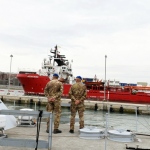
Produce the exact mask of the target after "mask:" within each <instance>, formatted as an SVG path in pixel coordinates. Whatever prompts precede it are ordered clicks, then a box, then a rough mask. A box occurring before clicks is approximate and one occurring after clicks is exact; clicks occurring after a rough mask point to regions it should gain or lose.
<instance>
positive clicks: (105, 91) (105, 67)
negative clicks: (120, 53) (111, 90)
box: [104, 55, 107, 101]
mask: <svg viewBox="0 0 150 150" xmlns="http://www.w3.org/2000/svg"><path fill="white" fill-rule="evenodd" d="M106 59H107V55H105V82H104V101H105V100H106Z"/></svg>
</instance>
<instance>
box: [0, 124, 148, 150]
mask: <svg viewBox="0 0 150 150" xmlns="http://www.w3.org/2000/svg"><path fill="white" fill-rule="evenodd" d="M60 129H61V130H62V133H61V134H52V148H51V150H125V149H126V144H127V146H128V147H134V148H136V147H137V145H139V148H143V149H149V148H150V142H149V138H150V137H149V136H143V135H136V138H137V139H136V140H135V141H134V142H130V143H124V142H115V141H112V140H109V139H107V138H106V139H97V140H94V139H81V138H79V131H78V129H79V126H78V125H76V126H75V133H74V134H71V133H69V132H68V131H69V124H60ZM45 130H46V123H45V122H42V123H41V130H40V136H39V140H44V141H47V140H48V134H47V133H46V132H45ZM5 134H7V136H8V138H17V139H36V127H15V128H13V129H9V130H6V131H5ZM33 149H34V148H24V147H9V146H8V147H6V146H0V150H33ZM39 150H46V149H39Z"/></svg>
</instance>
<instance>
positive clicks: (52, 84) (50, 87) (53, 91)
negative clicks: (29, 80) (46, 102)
mask: <svg viewBox="0 0 150 150" xmlns="http://www.w3.org/2000/svg"><path fill="white" fill-rule="evenodd" d="M44 93H45V96H46V97H49V98H55V99H60V98H61V95H62V93H63V85H62V83H61V82H59V81H58V80H57V79H54V80H52V81H49V82H48V83H47V85H46V87H45V89H44Z"/></svg>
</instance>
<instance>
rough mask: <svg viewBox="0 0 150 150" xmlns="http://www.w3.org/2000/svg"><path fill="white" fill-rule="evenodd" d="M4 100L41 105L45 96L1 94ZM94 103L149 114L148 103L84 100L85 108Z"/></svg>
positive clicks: (102, 107)
mask: <svg viewBox="0 0 150 150" xmlns="http://www.w3.org/2000/svg"><path fill="white" fill-rule="evenodd" d="M1 97H3V99H4V102H5V101H9V102H14V101H15V103H16V104H17V103H18V101H19V100H21V103H28V104H29V103H30V100H31V99H32V100H33V103H38V102H39V100H40V102H41V105H46V103H47V98H46V97H41V96H10V95H1ZM95 104H97V106H98V110H107V109H109V108H110V107H111V108H113V110H114V111H115V112H119V109H120V107H121V106H122V107H123V109H124V112H125V113H135V110H136V109H138V113H141V114H150V104H133V103H121V102H109V101H94V100H85V107H86V109H92V110H94V109H95ZM69 105H70V99H67V98H62V106H64V107H65V106H66V107H68V106H69Z"/></svg>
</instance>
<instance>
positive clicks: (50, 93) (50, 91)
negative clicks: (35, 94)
mask: <svg viewBox="0 0 150 150" xmlns="http://www.w3.org/2000/svg"><path fill="white" fill-rule="evenodd" d="M58 77H59V76H58V74H53V79H52V80H51V81H49V82H48V83H47V85H46V87H45V90H44V93H45V96H46V97H47V98H48V103H47V106H46V110H47V111H48V112H54V113H55V117H54V131H53V133H54V134H57V133H61V132H62V131H61V130H59V129H58V128H59V122H60V115H61V95H62V93H63V85H62V83H61V82H60V81H58ZM46 132H47V133H48V132H49V119H47V130H46Z"/></svg>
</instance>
